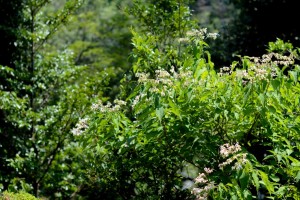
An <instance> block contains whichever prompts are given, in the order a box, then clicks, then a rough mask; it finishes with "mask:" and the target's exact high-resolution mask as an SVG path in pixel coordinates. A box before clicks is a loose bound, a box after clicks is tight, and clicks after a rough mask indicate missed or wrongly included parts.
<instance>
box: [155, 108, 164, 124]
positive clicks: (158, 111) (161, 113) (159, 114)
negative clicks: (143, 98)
mask: <svg viewBox="0 0 300 200" xmlns="http://www.w3.org/2000/svg"><path fill="white" fill-rule="evenodd" d="M155 112H156V116H157V117H158V119H159V121H161V120H162V118H163V116H164V108H163V107H160V108H158V109H156V110H155Z"/></svg>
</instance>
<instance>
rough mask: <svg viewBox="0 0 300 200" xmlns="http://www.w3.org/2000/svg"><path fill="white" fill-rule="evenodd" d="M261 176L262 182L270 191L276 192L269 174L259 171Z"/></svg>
mask: <svg viewBox="0 0 300 200" xmlns="http://www.w3.org/2000/svg"><path fill="white" fill-rule="evenodd" d="M259 174H260V177H261V179H262V182H263V183H264V185H265V186H266V188H267V190H268V192H269V193H270V194H272V193H273V192H274V186H273V184H272V183H271V182H270V181H269V178H268V175H267V174H266V173H264V172H263V171H259Z"/></svg>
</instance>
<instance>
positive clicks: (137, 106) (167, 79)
mask: <svg viewBox="0 0 300 200" xmlns="http://www.w3.org/2000/svg"><path fill="white" fill-rule="evenodd" d="M214 36H215V35H214V34H210V33H206V30H205V29H201V30H192V31H189V32H186V37H185V38H182V39H180V40H181V41H185V42H187V45H186V46H185V48H182V49H181V50H182V55H184V56H182V57H177V60H176V61H177V62H176V63H179V64H180V66H177V68H175V67H174V66H173V67H171V68H170V69H169V68H168V67H166V66H167V64H166V62H165V61H164V60H161V59H156V58H160V56H155V57H151V60H149V59H147V58H145V57H139V58H140V59H137V60H138V62H137V63H136V64H135V65H134V72H135V76H136V78H137V79H136V80H134V79H133V80H132V82H134V83H135V87H134V89H133V91H132V93H131V94H129V95H128V96H127V97H126V98H125V99H123V100H115V101H114V103H113V104H111V103H110V102H106V103H103V102H102V101H100V100H99V101H98V102H95V104H93V106H92V109H93V110H94V113H93V114H91V115H90V116H89V117H88V118H85V119H83V120H81V121H80V123H79V124H78V126H77V128H76V129H75V130H74V133H76V134H77V135H81V133H82V132H83V131H84V130H85V129H87V130H88V132H89V133H88V134H84V135H83V137H84V138H85V145H86V146H88V148H93V149H94V150H95V160H94V162H95V163H94V165H95V168H96V171H97V172H98V173H100V174H99V175H98V181H99V182H98V183H100V184H109V183H116V182H119V184H120V185H119V188H117V191H120V190H121V191H122V190H126V191H127V192H129V194H128V193H127V194H126V195H131V196H145V195H146V196H149V197H151V198H154V199H155V198H160V199H167V198H173V199H174V198H189V195H188V193H187V190H184V188H185V187H184V184H183V183H184V182H185V181H187V180H188V179H193V178H196V179H195V181H194V182H195V185H194V186H193V187H192V188H193V189H192V188H191V190H192V191H191V192H192V194H194V195H195V196H196V197H197V198H198V199H205V198H207V197H211V198H214V199H252V198H254V199H255V198H258V199H259V198H262V196H267V197H268V198H273V199H274V198H279V199H282V198H288V197H291V198H296V199H297V198H299V197H300V196H299V188H298V187H297V184H299V180H300V173H299V167H300V160H299V159H300V154H299V150H300V146H299V140H300V137H299V134H298V133H299V130H300V118H299V113H300V108H299V100H300V90H299V83H298V81H299V79H298V76H299V73H300V66H298V65H295V64H294V62H295V59H298V58H299V56H298V53H299V49H294V48H292V49H291V50H290V51H288V54H286V52H285V54H284V55H283V54H280V53H274V52H271V51H269V52H268V53H267V54H265V55H263V56H262V57H248V56H245V57H242V58H241V61H236V62H233V63H232V65H231V66H230V67H224V68H222V69H221V70H220V71H219V72H217V71H215V70H214V65H213V63H212V61H211V60H210V54H209V52H207V50H206V48H207V46H208V45H207V44H206V43H205V42H204V40H205V39H206V38H208V37H214ZM151 37H152V36H143V37H142V38H141V37H139V36H138V35H135V37H134V38H133V42H134V45H135V48H136V49H137V51H136V52H137V53H138V52H139V51H138V50H139V49H145V48H151V47H153V48H155V45H154V42H155V40H152V39H151ZM143 38H144V40H143ZM137 40H143V42H141V41H139V42H138V43H136V41H137ZM270 44H272V45H273V46H272V48H273V49H277V48H275V47H274V45H276V44H278V45H281V44H280V42H277V43H276V42H275V43H270ZM140 45H141V46H140ZM148 51H149V52H155V53H156V54H159V51H157V50H153V51H151V50H149V49H148ZM148 62H149V63H150V64H153V63H156V65H157V69H156V70H155V72H154V73H153V72H152V70H149V72H150V73H149V72H148V71H147V70H148V68H147V67H149V66H150V64H148ZM140 63H142V64H140ZM287 67H289V69H290V71H289V72H288V74H285V73H283V71H284V69H286V68H287ZM96 163H101V164H99V165H97V164H96ZM191 166H192V167H193V168H194V169H196V171H198V172H200V174H199V176H198V177H195V176H194V177H193V175H191V174H189V173H186V171H188V169H189V168H190V167H191ZM122 192H123V191H122ZM124 195H125V194H124Z"/></svg>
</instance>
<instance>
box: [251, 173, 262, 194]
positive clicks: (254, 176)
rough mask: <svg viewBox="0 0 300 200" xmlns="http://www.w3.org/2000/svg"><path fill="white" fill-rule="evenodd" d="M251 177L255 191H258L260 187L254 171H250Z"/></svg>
mask: <svg viewBox="0 0 300 200" xmlns="http://www.w3.org/2000/svg"><path fill="white" fill-rule="evenodd" d="M252 178H253V182H254V185H255V188H256V191H257V192H258V190H259V188H260V184H259V179H258V176H257V173H256V172H253V173H252Z"/></svg>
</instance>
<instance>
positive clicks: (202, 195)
mask: <svg viewBox="0 0 300 200" xmlns="http://www.w3.org/2000/svg"><path fill="white" fill-rule="evenodd" d="M204 171H205V173H206V174H205V173H199V175H198V176H197V177H196V178H195V184H201V185H203V186H202V187H199V188H198V187H195V188H193V189H192V191H191V193H192V194H193V195H195V196H196V199H197V200H204V199H207V197H208V193H209V191H210V190H212V189H213V188H214V187H215V184H214V182H209V180H208V178H207V175H208V174H210V173H212V172H213V169H210V168H206V167H205V168H204Z"/></svg>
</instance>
